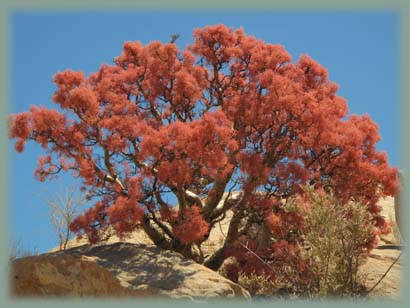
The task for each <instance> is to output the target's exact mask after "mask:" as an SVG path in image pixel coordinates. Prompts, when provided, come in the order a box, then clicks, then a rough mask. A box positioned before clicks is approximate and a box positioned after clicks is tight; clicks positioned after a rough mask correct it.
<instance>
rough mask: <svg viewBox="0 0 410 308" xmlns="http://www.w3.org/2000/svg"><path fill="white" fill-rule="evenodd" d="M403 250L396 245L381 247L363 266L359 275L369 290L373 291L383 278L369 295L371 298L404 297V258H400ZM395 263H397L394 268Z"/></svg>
mask: <svg viewBox="0 0 410 308" xmlns="http://www.w3.org/2000/svg"><path fill="white" fill-rule="evenodd" d="M401 249H402V247H400V246H394V245H382V246H379V247H378V248H376V249H373V251H372V253H371V255H370V257H369V258H368V260H367V262H366V263H365V264H364V265H362V266H361V268H360V270H359V274H360V276H361V277H362V281H363V284H364V285H365V286H366V288H367V289H371V288H372V287H373V286H375V285H376V283H378V281H379V280H380V279H381V278H383V279H382V280H381V281H380V282H379V283H378V284H377V286H376V287H375V288H374V290H372V292H371V293H370V294H369V298H372V299H377V298H387V299H389V300H399V299H400V297H401V295H402V294H401V292H400V283H401V273H402V272H403V259H402V258H403V256H400V258H398V257H399V255H400V253H401ZM397 258H398V259H397ZM395 261H396V263H395V264H394V265H393V266H392V264H393V263H394V262H395ZM384 275H385V276H384Z"/></svg>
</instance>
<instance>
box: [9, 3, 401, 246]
mask: <svg viewBox="0 0 410 308" xmlns="http://www.w3.org/2000/svg"><path fill="white" fill-rule="evenodd" d="M218 23H223V24H225V25H227V26H232V27H234V28H237V27H243V28H244V30H245V32H246V33H247V34H251V35H254V36H255V37H257V38H258V39H263V40H264V41H266V42H269V43H275V44H281V45H284V47H285V48H286V49H287V51H288V52H289V53H290V54H291V55H292V57H293V60H295V59H297V58H298V57H299V56H300V55H301V54H303V53H307V54H309V55H310V56H311V57H312V58H313V59H315V60H317V61H318V62H319V63H321V64H322V65H323V66H325V67H326V68H327V69H328V70H329V76H330V79H331V80H332V81H335V82H337V83H338V84H339V86H340V90H339V95H342V96H344V97H345V98H346V99H347V101H348V106H349V110H350V112H351V113H357V114H364V113H367V114H369V115H370V116H371V118H372V119H373V120H374V121H375V122H376V123H378V125H379V133H380V135H381V137H382V140H381V141H380V142H379V144H378V149H379V150H382V151H386V152H387V153H388V157H389V162H390V163H391V165H393V166H397V167H400V161H399V144H398V142H399V136H398V134H399V123H398V121H399V112H400V110H399V95H398V93H399V88H398V81H399V80H398V78H399V59H398V52H399V32H398V30H399V28H398V24H399V19H398V14H396V13H395V12H393V11H378V12H376V11H373V12H372V11H266V10H265V11H247V12H245V11H219V12H217V11H210V10H209V11H179V12H177V11H140V12H138V11H133V12H129V11H128V12H119V11H116V12H115V13H114V12H113V13H111V12H104V13H102V12H82V13H79V12H74V11H73V12H57V11H47V12H39V11H37V12H30V11H15V12H14V13H13V14H12V18H11V25H10V26H11V33H10V37H11V44H10V55H11V59H10V60H11V84H12V89H11V104H10V112H11V113H18V112H22V111H26V110H28V108H29V106H30V105H31V104H35V105H39V104H41V105H45V106H48V107H50V108H55V107H54V106H55V105H54V104H53V103H52V100H51V97H52V95H53V92H54V90H55V87H54V84H53V83H52V81H51V78H52V76H53V75H54V74H55V73H56V72H58V71H63V70H66V69H73V70H82V71H84V72H85V73H89V72H94V71H97V70H98V68H99V66H100V65H101V64H103V63H108V64H112V59H113V58H114V57H115V56H118V55H119V54H120V53H121V50H122V45H123V43H124V42H125V41H135V40H140V41H142V42H143V43H148V42H149V41H151V40H160V41H163V42H169V40H170V38H171V35H172V34H174V33H178V34H180V38H179V39H178V40H177V44H178V45H179V47H181V48H183V47H185V46H186V44H188V43H191V42H192V30H193V29H194V28H196V27H203V26H206V25H213V24H218ZM41 153H42V151H41V149H40V147H39V146H37V145H35V144H33V143H28V144H27V145H26V150H25V152H24V153H23V154H18V153H17V152H15V151H14V148H13V144H12V143H11V142H10V157H11V167H10V170H11V176H12V183H11V192H10V206H11V213H12V217H11V219H12V230H11V231H12V235H13V239H12V240H11V242H20V245H22V246H24V247H25V248H27V249H35V250H36V251H37V252H45V251H47V250H48V249H50V248H52V247H54V246H56V245H57V239H56V237H55V236H54V234H53V232H52V228H51V224H50V222H49V220H48V219H49V218H48V217H49V216H48V212H47V206H46V204H45V202H44V201H43V199H42V198H41V197H40V196H47V195H51V194H53V193H54V192H55V191H57V190H59V189H58V185H57V183H55V182H45V183H40V182H38V181H36V180H35V178H34V175H33V172H34V169H35V166H36V161H37V157H38V156H39V155H41ZM72 182H73V181H72V179H71V178H70V177H69V176H68V177H63V178H62V179H61V180H60V184H61V183H62V184H63V185H71V183H72ZM60 190H61V189H60Z"/></svg>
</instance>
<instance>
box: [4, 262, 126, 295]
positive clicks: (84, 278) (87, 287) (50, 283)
mask: <svg viewBox="0 0 410 308" xmlns="http://www.w3.org/2000/svg"><path fill="white" fill-rule="evenodd" d="M10 278H11V280H12V283H11V285H12V294H13V295H15V296H44V295H47V296H108V295H115V296H122V295H128V294H129V290H127V289H126V288H123V287H122V286H121V285H120V283H119V281H118V280H117V279H116V278H115V277H114V276H113V275H112V274H111V273H110V272H109V271H107V270H105V269H104V268H102V267H100V266H98V265H97V264H96V263H95V262H90V261H86V260H83V259H82V258H81V257H73V256H70V255H65V256H60V257H54V256H50V255H41V256H34V257H27V258H22V259H17V260H15V261H14V262H13V267H12V272H11V277H10Z"/></svg>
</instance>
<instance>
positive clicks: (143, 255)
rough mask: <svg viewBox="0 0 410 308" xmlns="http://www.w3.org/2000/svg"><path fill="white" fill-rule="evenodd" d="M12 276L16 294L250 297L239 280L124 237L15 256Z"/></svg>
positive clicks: (204, 297)
mask: <svg viewBox="0 0 410 308" xmlns="http://www.w3.org/2000/svg"><path fill="white" fill-rule="evenodd" d="M11 279H12V291H13V294H14V295H16V296H25V295H26V296H33V295H53V296H60V295H65V296H150V297H157V296H161V297H164V296H165V297H171V298H188V299H206V298H207V299H210V298H242V299H249V298H250V296H249V293H248V292H247V291H246V290H245V289H243V288H241V287H240V286H239V285H237V284H235V283H233V282H231V281H230V280H228V279H226V278H224V277H222V276H220V275H219V274H217V273H215V272H214V271H212V270H210V269H208V268H206V267H204V266H202V265H199V264H197V263H195V262H194V261H191V260H186V259H185V258H183V257H182V256H181V255H180V254H177V253H174V252H170V251H163V250H161V249H159V248H156V247H154V246H147V245H141V244H139V245H138V244H132V243H125V242H119V243H114V244H108V245H107V244H106V245H100V246H94V247H91V246H88V245H84V246H79V247H75V248H72V249H69V250H66V251H61V252H54V253H48V254H44V255H40V256H35V257H28V258H23V259H18V260H16V261H14V263H13V269H12V276H11Z"/></svg>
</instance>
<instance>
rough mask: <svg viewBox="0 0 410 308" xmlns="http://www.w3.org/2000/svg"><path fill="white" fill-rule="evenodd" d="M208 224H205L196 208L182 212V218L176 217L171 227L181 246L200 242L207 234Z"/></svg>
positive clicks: (198, 209)
mask: <svg viewBox="0 0 410 308" xmlns="http://www.w3.org/2000/svg"><path fill="white" fill-rule="evenodd" d="M208 230H209V223H207V222H206V221H205V220H204V219H203V217H202V215H201V210H200V208H199V207H198V206H196V205H194V206H192V207H191V208H187V209H185V210H183V212H182V216H181V217H178V218H177V219H176V220H175V221H174V222H173V225H172V231H173V233H174V235H175V236H176V237H177V238H178V239H179V240H180V241H181V243H183V244H188V243H194V242H197V241H201V239H203V238H204V236H205V235H206V234H207V233H208Z"/></svg>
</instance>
